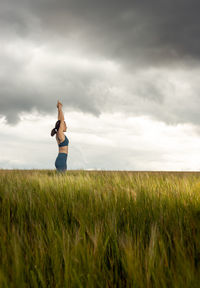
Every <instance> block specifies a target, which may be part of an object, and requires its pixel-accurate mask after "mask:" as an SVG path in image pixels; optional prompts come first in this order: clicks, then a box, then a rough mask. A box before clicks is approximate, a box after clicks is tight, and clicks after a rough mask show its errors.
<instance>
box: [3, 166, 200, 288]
mask: <svg viewBox="0 0 200 288" xmlns="http://www.w3.org/2000/svg"><path fill="white" fill-rule="evenodd" d="M199 286H200V173H195V172H194V173H193V172H191V173H190V172H188V173H184V172H180V173H178V172H127V171H124V172H120V171H119V172H116V171H84V170H77V171H73V170H72V171H67V173H66V174H65V175H59V174H57V172H56V171H55V170H54V171H51V170H0V287H1V288H5V287H20V288H23V287H53V288H55V287H181V288H184V287H193V288H194V287H199Z"/></svg>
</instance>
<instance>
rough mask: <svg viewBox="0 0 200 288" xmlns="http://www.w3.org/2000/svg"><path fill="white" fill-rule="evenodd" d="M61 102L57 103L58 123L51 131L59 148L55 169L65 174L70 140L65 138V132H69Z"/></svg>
mask: <svg viewBox="0 0 200 288" xmlns="http://www.w3.org/2000/svg"><path fill="white" fill-rule="evenodd" d="M62 106H63V105H62V104H61V102H59V101H58V102H57V108H58V121H57V122H56V124H55V128H53V129H52V131H51V136H54V135H55V134H56V141H57V143H58V147H59V153H58V156H57V158H56V161H55V167H56V169H57V171H58V172H65V171H66V170H67V156H68V144H69V139H68V138H67V136H65V134H64V132H66V131H67V125H66V122H65V120H64V115H63V111H62Z"/></svg>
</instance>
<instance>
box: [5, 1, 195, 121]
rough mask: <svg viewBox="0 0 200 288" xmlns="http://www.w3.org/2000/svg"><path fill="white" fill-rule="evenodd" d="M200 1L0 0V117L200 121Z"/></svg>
mask: <svg viewBox="0 0 200 288" xmlns="http://www.w3.org/2000/svg"><path fill="white" fill-rule="evenodd" d="M199 8H200V3H199V2H198V1H195V0H191V1H187V0H181V1H180V0H169V1H155V0H153V1H141V0H140V1H139V0H137V1H128V0H125V1H114V0H112V1H105V0H103V1H94V0H93V1H92V0H90V1H89V0H86V1H81V0H79V1H74V0H73V1H72V0H70V1H69V0H68V1H64V0H57V1H53V0H48V1H47V0H43V1H38V0H34V1H25V0H15V1H7V2H5V1H2V0H1V1H0V11H1V12H0V40H1V43H2V45H1V47H0V62H1V67H0V84H1V91H0V114H1V115H2V116H3V115H5V116H6V118H7V121H8V123H9V124H10V125H13V124H16V123H17V122H18V121H20V118H19V114H20V113H21V112H31V111H33V110H34V109H36V110H38V111H39V112H40V113H42V114H52V113H53V111H55V107H56V101H57V99H60V100H61V101H62V102H63V104H64V106H65V107H66V111H69V112H70V111H71V112H73V111H82V112H84V113H90V114H92V115H94V116H96V117H100V115H101V113H107V112H108V113H113V112H122V113H124V114H125V115H129V116H130V117H131V116H140V115H149V116H150V117H152V118H155V119H158V120H161V121H164V122H166V123H168V124H177V123H185V122H186V123H193V124H196V125H199V124H200V123H199V122H200V120H199V117H198V107H199V104H200V103H199V90H200V89H199V80H198V74H199V69H200V67H199V58H200V49H199V48H200V47H199V46H200V42H199V41H200V40H199V37H198V35H199V27H200V23H199V22H200V18H199V14H198V11H199Z"/></svg>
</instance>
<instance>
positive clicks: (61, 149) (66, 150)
mask: <svg viewBox="0 0 200 288" xmlns="http://www.w3.org/2000/svg"><path fill="white" fill-rule="evenodd" d="M56 141H57V143H58V145H59V144H60V143H62V142H63V141H64V139H63V140H62V141H59V139H58V137H57V135H56ZM58 148H59V153H66V154H68V146H62V147H59V146H58Z"/></svg>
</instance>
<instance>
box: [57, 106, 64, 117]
mask: <svg viewBox="0 0 200 288" xmlns="http://www.w3.org/2000/svg"><path fill="white" fill-rule="evenodd" d="M57 108H58V120H60V121H62V120H63V121H64V114H63V111H62V103H61V102H59V101H58V103H57Z"/></svg>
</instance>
